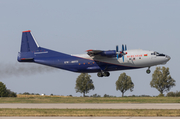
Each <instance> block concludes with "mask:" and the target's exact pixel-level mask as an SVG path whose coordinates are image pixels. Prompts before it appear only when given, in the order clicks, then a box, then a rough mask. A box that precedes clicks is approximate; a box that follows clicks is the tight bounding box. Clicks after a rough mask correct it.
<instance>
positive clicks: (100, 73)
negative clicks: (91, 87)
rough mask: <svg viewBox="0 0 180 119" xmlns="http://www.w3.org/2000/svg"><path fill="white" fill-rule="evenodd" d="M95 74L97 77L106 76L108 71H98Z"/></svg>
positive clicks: (108, 74)
mask: <svg viewBox="0 0 180 119" xmlns="http://www.w3.org/2000/svg"><path fill="white" fill-rule="evenodd" d="M97 76H98V77H103V76H105V77H108V76H110V73H109V72H98V73H97Z"/></svg>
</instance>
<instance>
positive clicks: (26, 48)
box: [20, 30, 39, 52]
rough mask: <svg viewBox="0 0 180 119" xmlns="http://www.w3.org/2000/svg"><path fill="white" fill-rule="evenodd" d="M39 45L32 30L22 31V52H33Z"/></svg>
mask: <svg viewBox="0 0 180 119" xmlns="http://www.w3.org/2000/svg"><path fill="white" fill-rule="evenodd" d="M38 47H39V45H38V44H37V42H36V40H35V39H34V37H33V36H32V34H31V31H30V30H28V31H23V32H22V41H21V49H20V52H32V51H36V50H37V49H38Z"/></svg>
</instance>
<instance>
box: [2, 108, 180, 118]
mask: <svg viewBox="0 0 180 119" xmlns="http://www.w3.org/2000/svg"><path fill="white" fill-rule="evenodd" d="M1 116H26V117H27V116H73V117H77V116H78V117H81V116H88V117H91V116H96V117H103V116H113V117H115V116H144V117H147V116H151V117H153V116H156V117H157V116H171V117H178V116H180V110H162V109H161V110H159V109H154V110H153V109H149V110H147V109H0V117H1Z"/></svg>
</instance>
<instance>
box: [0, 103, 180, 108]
mask: <svg viewBox="0 0 180 119" xmlns="http://www.w3.org/2000/svg"><path fill="white" fill-rule="evenodd" d="M0 108H41V109H42V108H44V109H180V104H179V103H143V104H142V103H138V104H137V103H136V104H134V103H122V104H121V103H113V104H107V103H106V104H102V103H101V104H99V103H98V104H96V103H93V104H85V103H84V104H82V103H81V104H77V103H76V104H69V103H66V104H64V103H63V104H61V103H49V104H47V103H45V104H42V103H36V104H34V103H33V104H31V103H24V104H23V103H5V104H2V103H1V104H0Z"/></svg>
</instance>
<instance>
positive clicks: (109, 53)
mask: <svg viewBox="0 0 180 119" xmlns="http://www.w3.org/2000/svg"><path fill="white" fill-rule="evenodd" d="M101 55H102V56H107V57H116V51H115V50H109V51H103V52H101Z"/></svg>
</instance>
